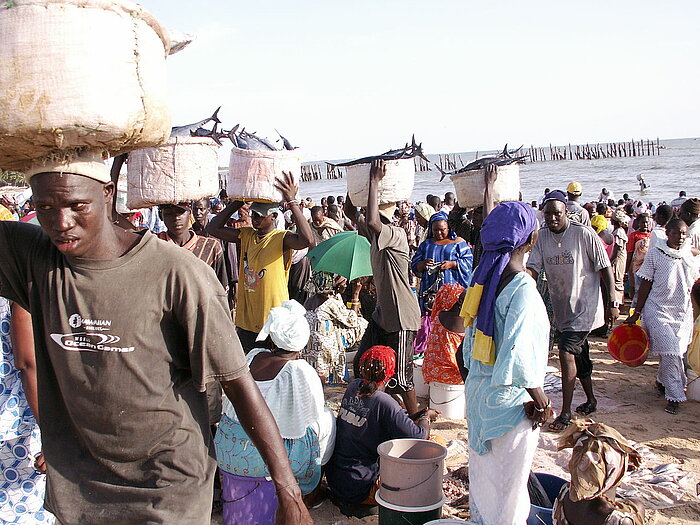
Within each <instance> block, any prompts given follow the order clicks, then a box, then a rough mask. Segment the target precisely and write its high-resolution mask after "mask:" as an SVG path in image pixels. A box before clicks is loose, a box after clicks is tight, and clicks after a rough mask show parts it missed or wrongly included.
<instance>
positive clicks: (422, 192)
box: [299, 138, 700, 204]
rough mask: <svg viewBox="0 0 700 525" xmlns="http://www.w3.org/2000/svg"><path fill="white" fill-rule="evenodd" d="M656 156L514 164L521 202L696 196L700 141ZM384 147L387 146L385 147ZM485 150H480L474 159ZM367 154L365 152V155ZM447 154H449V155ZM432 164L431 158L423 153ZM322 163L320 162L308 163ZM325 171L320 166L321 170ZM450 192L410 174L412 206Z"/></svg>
mask: <svg viewBox="0 0 700 525" xmlns="http://www.w3.org/2000/svg"><path fill="white" fill-rule="evenodd" d="M661 144H662V146H665V149H662V150H661V154H660V155H658V156H650V157H628V158H612V159H598V160H558V161H546V162H533V163H527V164H524V165H521V166H520V185H521V191H522V194H523V200H524V201H526V202H529V201H533V200H536V199H538V198H539V196H540V195H542V192H543V190H544V188H550V189H552V190H554V189H561V190H566V186H567V184H568V183H569V182H571V181H578V182H579V183H581V185H582V186H583V196H582V198H581V202H588V201H592V200H597V198H598V195H599V193H600V190H601V189H602V188H607V189H608V190H612V191H613V193H614V196H615V199H620V198H622V194H623V193H628V194H629V195H630V198H632V199H635V200H636V199H641V200H643V201H644V202H653V203H655V204H656V203H659V202H663V201H666V202H670V201H671V200H673V199H674V198H676V197H677V196H678V192H679V191H681V190H685V191H686V192H687V193H688V196H689V197H693V196H695V197H697V196H700V187H699V186H698V183H699V182H700V138H690V139H673V140H662V141H661ZM387 149H388V148H387ZM484 153H486V152H483V151H482V152H480V155H482V154H484ZM368 154H371V152H368ZM456 155H459V156H460V157H461V158H462V160H463V161H464V162H465V163H468V162H471V160H473V159H474V158H476V152H473V151H472V152H462V153H457V154H456ZM450 156H452V153H450ZM427 157H428V159H429V160H431V161H437V155H430V154H428V155H427ZM313 164H322V163H313ZM322 173H325V166H322ZM640 173H642V174H643V175H644V180H645V181H646V183H647V185H648V186H649V187H648V188H647V189H646V190H645V191H644V192H643V193H642V192H641V191H640V189H639V185H638V183H637V175H638V174H640ZM448 191H454V186H453V185H452V182H451V181H450V180H449V177H445V180H443V181H442V182H440V172H439V171H437V169H435V170H434V171H428V172H420V173H416V182H415V186H414V188H413V195H412V197H411V200H412V202H417V201H424V200H425V197H426V195H428V194H430V193H432V194H434V195H441V196H442V195H444V194H445V193H446V192H448ZM299 193H300V195H301V196H302V197H303V198H306V197H311V198H312V199H314V201H315V202H317V203H318V202H320V199H321V197H325V196H327V195H336V196H337V195H344V194H345V193H346V183H345V179H331V180H327V179H322V180H318V181H310V182H302V183H301V184H300V189H299Z"/></svg>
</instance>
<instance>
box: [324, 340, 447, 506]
mask: <svg viewBox="0 0 700 525" xmlns="http://www.w3.org/2000/svg"><path fill="white" fill-rule="evenodd" d="M395 369H396V353H395V352H394V350H392V349H391V348H389V347H388V346H373V347H371V348H370V349H369V350H367V351H366V352H365V353H364V354H362V357H361V358H360V375H361V378H358V379H355V380H354V381H353V382H352V383H350V385H349V386H348V388H347V390H346V391H345V395H344V396H343V400H342V402H341V404H340V410H339V411H338V420H337V434H336V439H335V450H334V452H333V456H332V457H331V460H330V461H329V462H328V465H326V480H327V481H328V488H329V489H330V491H331V499H332V500H333V502H334V503H335V504H336V505H337V506H338V507H339V508H340V510H341V512H342V513H343V514H345V515H346V516H355V517H360V518H362V517H364V516H367V515H369V514H376V506H377V501H376V499H375V494H376V492H377V489H378V487H379V454H378V452H377V446H379V444H381V443H383V442H384V441H388V440H390V439H399V438H417V439H425V438H427V437H428V434H429V433H430V421H431V420H434V419H435V418H436V417H437V412H435V411H434V410H426V411H421V412H419V413H418V414H416V415H415V416H414V417H415V420H411V419H410V418H409V417H408V415H406V411H405V410H403V409H402V408H401V406H400V405H399V403H398V402H397V401H396V400H395V399H394V398H393V397H391V396H390V395H389V394H387V393H386V392H384V389H385V387H386V382H387V380H388V379H389V378H391V377H392V376H393V375H394V372H395Z"/></svg>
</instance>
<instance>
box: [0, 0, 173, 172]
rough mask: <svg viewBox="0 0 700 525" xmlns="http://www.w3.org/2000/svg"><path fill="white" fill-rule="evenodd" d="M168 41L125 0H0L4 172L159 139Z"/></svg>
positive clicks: (166, 130) (163, 131) (165, 122)
mask: <svg viewBox="0 0 700 525" xmlns="http://www.w3.org/2000/svg"><path fill="white" fill-rule="evenodd" d="M7 6H10V7H7ZM169 46H170V43H169V39H168V33H167V30H166V29H165V28H163V27H162V26H161V25H160V24H159V23H158V22H157V20H156V19H155V18H154V17H153V16H152V15H151V14H150V13H148V12H147V11H145V10H144V9H143V8H142V7H141V6H139V5H137V4H135V3H133V2H129V1H127V0H113V1H108V0H14V1H13V2H7V3H5V2H2V3H0V94H1V95H0V168H2V169H18V170H21V169H22V168H24V167H25V165H26V163H27V161H28V160H30V159H42V158H44V159H45V158H57V157H58V158H62V157H71V156H72V155H73V154H74V151H75V149H76V148H91V149H96V150H103V151H108V152H109V153H110V154H112V155H115V154H117V153H121V152H124V151H129V150H133V149H138V148H145V147H150V146H155V145H158V144H161V143H162V142H164V141H165V140H166V139H167V138H168V136H169V134H170V126H171V124H170V113H169V110H168V106H167V100H166V96H167V93H166V76H165V57H166V55H167V54H168V52H169Z"/></svg>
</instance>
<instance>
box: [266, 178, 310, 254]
mask: <svg viewBox="0 0 700 525" xmlns="http://www.w3.org/2000/svg"><path fill="white" fill-rule="evenodd" d="M275 188H277V189H278V190H279V191H280V193H281V194H282V198H283V199H284V200H285V204H289V209H290V210H292V216H293V217H294V224H296V225H297V232H296V233H294V232H289V231H288V232H287V233H286V235H285V236H284V241H283V244H282V247H283V249H285V250H303V249H304V248H308V247H309V246H311V244H312V243H313V242H314V235H313V233H311V226H309V222H308V221H307V220H306V219H305V218H304V214H303V213H302V212H301V207H300V206H299V201H298V200H296V196H297V192H298V191H299V186H298V185H296V184H294V180H293V179H292V174H291V173H290V172H288V171H283V172H282V178H281V179H277V180H276V181H275Z"/></svg>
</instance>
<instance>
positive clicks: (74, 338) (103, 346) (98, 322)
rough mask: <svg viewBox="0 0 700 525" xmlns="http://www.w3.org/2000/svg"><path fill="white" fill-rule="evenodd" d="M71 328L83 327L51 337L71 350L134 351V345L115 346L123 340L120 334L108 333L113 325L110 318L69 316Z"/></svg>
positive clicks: (64, 347) (61, 345) (59, 344)
mask: <svg viewBox="0 0 700 525" xmlns="http://www.w3.org/2000/svg"><path fill="white" fill-rule="evenodd" d="M68 325H69V326H70V327H71V328H76V329H82V330H83V331H80V332H71V333H69V334H51V339H53V341H54V342H55V343H56V344H57V345H58V346H60V347H61V348H63V350H67V351H69V352H121V353H125V352H133V351H134V347H133V346H113V345H114V344H115V343H118V342H119V341H121V337H119V336H118V335H112V334H106V333H104V332H109V331H110V330H111V327H112V321H111V320H109V319H86V318H83V317H82V316H81V315H80V314H77V313H76V314H72V315H71V316H69V317H68Z"/></svg>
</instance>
